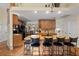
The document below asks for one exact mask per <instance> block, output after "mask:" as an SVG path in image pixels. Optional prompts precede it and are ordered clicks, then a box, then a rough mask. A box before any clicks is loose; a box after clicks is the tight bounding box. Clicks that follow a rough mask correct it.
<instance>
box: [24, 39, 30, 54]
mask: <svg viewBox="0 0 79 59" xmlns="http://www.w3.org/2000/svg"><path fill="white" fill-rule="evenodd" d="M30 43H31V40H25V42H24V45H25V49H24V51H25V50H26V51H27V52H28V53H27V55H31V54H30Z"/></svg>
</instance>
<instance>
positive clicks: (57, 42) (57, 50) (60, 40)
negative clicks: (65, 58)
mask: <svg viewBox="0 0 79 59" xmlns="http://www.w3.org/2000/svg"><path fill="white" fill-rule="evenodd" d="M63 40H64V37H63V38H59V37H57V41H56V42H53V45H54V46H56V50H55V51H56V55H58V56H59V55H60V54H59V53H60V49H59V48H60V47H61V48H62V49H63V52H62V55H64V45H63V42H64V41H63ZM57 52H58V53H57Z"/></svg>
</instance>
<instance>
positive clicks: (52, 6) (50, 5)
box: [45, 3, 60, 12]
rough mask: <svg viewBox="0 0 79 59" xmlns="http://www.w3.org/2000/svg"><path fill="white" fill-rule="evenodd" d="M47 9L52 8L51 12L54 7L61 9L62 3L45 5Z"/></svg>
mask: <svg viewBox="0 0 79 59" xmlns="http://www.w3.org/2000/svg"><path fill="white" fill-rule="evenodd" d="M45 7H50V8H51V12H53V11H54V10H53V9H54V7H56V8H57V7H60V3H47V4H45Z"/></svg>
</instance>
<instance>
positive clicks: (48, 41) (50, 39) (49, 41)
mask: <svg viewBox="0 0 79 59" xmlns="http://www.w3.org/2000/svg"><path fill="white" fill-rule="evenodd" d="M52 41H53V39H52V38H45V42H47V43H52Z"/></svg>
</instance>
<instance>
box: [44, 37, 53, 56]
mask: <svg viewBox="0 0 79 59" xmlns="http://www.w3.org/2000/svg"><path fill="white" fill-rule="evenodd" d="M43 46H44V48H43V54H44V52H46V51H48V53H49V54H48V55H49V56H51V49H52V38H45V40H44V43H43ZM47 48H48V50H46V49H47Z"/></svg>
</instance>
